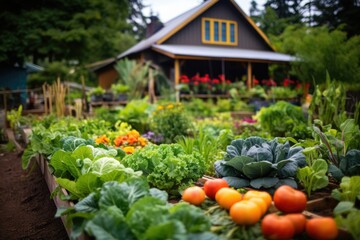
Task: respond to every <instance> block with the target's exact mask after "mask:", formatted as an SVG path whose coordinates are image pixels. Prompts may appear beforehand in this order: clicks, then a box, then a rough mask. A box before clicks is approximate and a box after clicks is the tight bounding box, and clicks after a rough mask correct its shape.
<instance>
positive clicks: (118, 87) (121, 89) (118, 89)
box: [111, 83, 130, 94]
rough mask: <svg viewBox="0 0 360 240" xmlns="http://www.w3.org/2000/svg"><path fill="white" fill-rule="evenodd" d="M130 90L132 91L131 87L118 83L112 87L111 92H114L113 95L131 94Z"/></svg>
mask: <svg viewBox="0 0 360 240" xmlns="http://www.w3.org/2000/svg"><path fill="white" fill-rule="evenodd" d="M129 90H130V88H129V86H127V85H125V84H121V83H118V84H113V85H111V91H113V93H115V94H120V93H127V92H129Z"/></svg>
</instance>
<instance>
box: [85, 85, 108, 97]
mask: <svg viewBox="0 0 360 240" xmlns="http://www.w3.org/2000/svg"><path fill="white" fill-rule="evenodd" d="M104 93H105V89H103V88H102V87H100V86H98V87H95V88H93V89H91V90H90V91H89V92H88V95H89V96H98V95H103V94H104Z"/></svg>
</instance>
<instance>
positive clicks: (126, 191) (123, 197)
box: [99, 178, 149, 214]
mask: <svg viewBox="0 0 360 240" xmlns="http://www.w3.org/2000/svg"><path fill="white" fill-rule="evenodd" d="M100 194H101V196H100V200H99V206H100V208H102V209H106V208H108V207H110V206H117V207H118V208H119V209H121V211H122V212H123V213H125V214H126V213H127V212H128V211H129V208H130V207H131V206H132V205H133V204H134V203H135V202H136V201H137V200H139V199H140V198H142V197H144V196H147V195H149V187H148V185H147V183H146V181H145V180H143V179H140V178H133V179H129V180H128V181H126V182H122V183H118V182H107V183H105V184H104V185H103V187H102V189H101V191H100Z"/></svg>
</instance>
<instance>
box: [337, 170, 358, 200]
mask: <svg viewBox="0 0 360 240" xmlns="http://www.w3.org/2000/svg"><path fill="white" fill-rule="evenodd" d="M331 196H332V197H333V198H335V199H336V200H338V201H350V202H353V203H355V201H356V200H358V201H360V176H352V177H343V178H342V179H341V183H340V185H339V188H338V189H334V190H333V191H332V193H331Z"/></svg>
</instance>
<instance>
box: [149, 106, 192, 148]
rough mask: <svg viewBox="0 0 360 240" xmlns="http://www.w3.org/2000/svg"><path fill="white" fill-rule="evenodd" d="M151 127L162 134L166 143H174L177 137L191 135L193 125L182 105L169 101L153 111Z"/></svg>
mask: <svg viewBox="0 0 360 240" xmlns="http://www.w3.org/2000/svg"><path fill="white" fill-rule="evenodd" d="M150 128H151V130H152V131H154V132H155V133H157V134H161V135H162V136H163V137H164V142H165V143H173V142H175V141H176V139H177V138H179V137H182V136H187V135H189V133H190V132H191V130H192V128H193V125H192V122H191V118H190V116H189V115H188V114H187V113H186V112H185V111H184V109H183V107H182V105H180V104H177V103H168V104H164V105H159V106H158V107H157V109H156V110H155V111H154V112H153V114H152V117H151V120H150Z"/></svg>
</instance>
